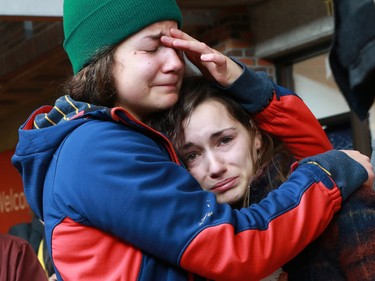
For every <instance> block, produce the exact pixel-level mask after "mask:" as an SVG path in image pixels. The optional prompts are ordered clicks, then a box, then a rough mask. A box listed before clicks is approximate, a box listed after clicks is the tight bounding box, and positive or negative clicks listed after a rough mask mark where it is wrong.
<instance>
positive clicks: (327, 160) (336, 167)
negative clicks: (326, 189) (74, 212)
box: [299, 150, 368, 200]
mask: <svg viewBox="0 0 375 281" xmlns="http://www.w3.org/2000/svg"><path fill="white" fill-rule="evenodd" d="M304 164H310V165H318V166H319V167H320V168H321V169H323V171H325V172H326V173H328V174H329V175H330V176H331V178H332V179H333V180H334V181H335V183H336V185H337V186H338V188H339V189H340V191H341V195H342V198H343V200H345V199H347V198H348V197H349V196H350V195H351V194H352V193H353V192H354V191H355V190H356V189H357V188H359V187H360V186H361V185H362V184H363V183H364V182H365V181H366V180H367V178H368V175H367V171H366V169H365V168H364V167H363V166H362V165H361V164H359V163H358V162H357V161H355V160H353V159H352V158H351V157H349V156H348V155H346V154H345V153H344V152H341V151H338V150H330V151H328V152H325V153H322V154H318V155H315V156H312V157H308V158H305V159H303V160H302V161H300V162H299V165H304Z"/></svg>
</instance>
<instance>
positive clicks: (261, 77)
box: [216, 58, 276, 114]
mask: <svg viewBox="0 0 375 281" xmlns="http://www.w3.org/2000/svg"><path fill="white" fill-rule="evenodd" d="M232 60H233V61H235V62H236V63H237V64H238V65H239V66H241V68H242V69H243V72H242V74H241V76H240V77H239V78H238V79H237V80H236V81H235V82H234V83H232V84H231V85H229V86H228V87H222V86H220V85H216V87H218V88H220V89H222V90H224V91H226V92H228V93H230V94H231V95H232V96H233V98H234V100H236V101H237V102H238V103H240V104H241V105H242V107H244V108H245V109H246V110H247V111H248V112H249V113H251V114H254V113H257V112H259V111H261V110H262V109H263V108H265V107H266V106H267V105H268V104H269V102H270V101H271V99H272V96H273V92H274V89H275V88H276V85H275V84H274V83H273V81H272V80H271V78H270V77H269V76H268V75H267V73H265V72H260V71H259V72H258V71H257V72H255V71H254V70H252V69H250V68H248V67H247V66H246V65H245V64H243V63H242V62H240V61H238V60H235V59H233V58H232Z"/></svg>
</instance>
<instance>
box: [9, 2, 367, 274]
mask: <svg viewBox="0 0 375 281" xmlns="http://www.w3.org/2000/svg"><path fill="white" fill-rule="evenodd" d="M63 21H64V33H65V42H64V47H65V49H66V51H67V54H68V56H69V58H70V61H71V63H72V66H73V72H74V76H73V77H72V78H71V79H70V80H69V81H68V82H67V83H66V85H65V93H66V95H63V96H61V97H60V98H59V99H58V100H57V101H56V103H55V105H54V106H46V107H42V108H40V109H38V110H36V111H35V112H34V113H33V114H32V115H31V116H30V117H29V119H28V120H27V121H26V122H25V124H24V125H22V127H21V128H20V130H19V135H20V141H19V144H18V145H17V148H16V152H15V155H14V156H13V158H12V161H13V164H14V165H15V166H16V167H17V169H18V170H19V171H20V172H21V174H22V177H23V182H24V187H25V194H26V197H27V200H28V202H29V204H30V206H31V208H32V209H33V210H34V212H35V213H36V214H37V216H38V217H39V218H41V219H42V220H43V221H44V222H45V231H46V240H47V245H48V248H49V251H50V255H51V257H52V260H53V263H54V266H55V269H56V275H57V278H58V280H173V281H178V280H202V278H201V277H198V276H203V277H204V278H208V279H213V280H257V279H260V278H262V277H264V276H266V275H268V274H269V273H271V272H272V271H273V270H274V269H275V268H278V267H279V266H280V265H282V264H284V263H285V262H286V261H287V260H288V259H290V258H291V257H293V256H294V255H296V254H297V253H298V252H299V251H300V250H301V249H302V248H303V247H305V246H306V245H307V244H308V243H309V242H310V241H312V240H313V239H314V238H315V237H316V236H317V235H319V234H320V233H321V232H322V231H323V229H324V228H325V226H327V224H328V223H329V221H330V220H331V218H332V216H333V214H334V213H335V212H337V211H338V210H339V209H340V206H341V202H342V200H345V199H346V198H347V197H348V196H349V195H350V194H351V193H352V192H353V191H354V190H355V189H356V188H358V187H359V186H360V185H361V184H362V183H363V182H364V181H365V180H366V179H369V180H371V179H373V174H371V172H370V167H369V164H368V158H366V157H365V156H363V155H356V156H355V157H354V158H355V159H356V160H358V161H359V163H361V164H362V165H364V166H362V165H361V164H359V163H358V162H357V161H355V160H353V159H352V158H351V157H348V156H346V155H342V157H341V158H342V159H341V161H342V165H346V166H347V167H350V168H351V169H354V170H355V171H356V172H357V176H356V177H352V175H350V177H349V176H348V175H345V174H344V173H342V172H340V169H338V168H337V166H336V165H334V162H335V157H332V156H330V154H325V155H323V156H321V157H317V159H315V160H316V162H317V163H318V164H319V165H317V164H313V163H307V162H305V163H304V164H301V165H300V166H299V167H297V168H296V170H295V171H294V172H293V174H294V175H296V177H297V178H298V180H297V181H296V182H294V186H293V188H284V189H282V188H280V189H278V190H277V191H276V194H277V196H276V197H274V198H270V199H269V200H268V201H266V202H265V203H264V202H263V203H261V204H259V205H257V206H256V207H250V208H243V209H241V210H240V211H233V210H232V209H231V207H230V206H229V205H227V204H219V203H217V202H216V200H215V196H214V195H213V194H212V193H209V192H205V191H202V190H201V188H200V186H199V184H198V183H197V182H196V181H195V180H194V178H193V177H192V176H191V175H190V174H189V173H188V171H186V169H185V168H184V167H183V166H182V165H181V164H180V162H179V159H178V157H177V155H176V153H175V151H174V149H173V147H172V145H171V143H170V142H169V141H168V140H167V139H166V138H165V137H164V136H163V135H162V134H160V133H158V132H157V131H155V130H154V129H152V128H151V127H150V126H148V125H146V124H147V123H150V121H151V120H152V119H153V118H156V116H157V115H158V114H159V113H160V112H162V111H164V110H167V109H169V108H170V107H171V106H172V105H173V104H174V103H175V102H176V101H177V99H178V95H179V89H180V86H181V82H182V79H183V76H184V70H185V63H184V60H183V56H182V52H184V53H185V55H186V56H187V57H188V58H189V59H190V60H191V61H192V62H193V63H194V64H195V65H196V66H197V67H198V68H199V69H200V70H201V71H202V73H204V74H205V75H206V77H207V79H211V80H212V81H214V82H215V83H216V84H217V85H220V86H221V87H227V88H228V89H230V90H231V92H232V93H233V94H234V95H235V96H236V98H238V99H240V100H241V101H242V103H243V104H245V105H246V106H247V108H248V109H252V110H255V111H260V110H261V109H262V108H266V109H267V108H268V107H267V105H268V104H269V101H270V100H271V99H272V97H273V96H274V89H275V87H276V86H275V85H274V84H273V83H272V81H271V80H269V79H268V78H267V77H265V76H264V75H262V74H257V73H254V72H252V71H251V70H249V69H247V68H246V67H245V66H244V65H242V64H240V63H236V62H234V61H233V60H231V59H229V58H228V57H226V56H224V55H222V54H220V53H218V52H217V51H215V50H213V49H211V48H209V47H208V46H206V45H205V44H203V43H201V42H198V41H196V40H194V39H193V38H191V37H190V36H188V35H187V34H185V33H183V32H182V31H180V30H179V29H178V28H180V27H181V13H180V10H179V8H178V6H177V4H176V3H175V1H174V0H153V1H140V0H132V1H129V0H105V1H102V0H100V1H99V0H65V1H64V19H63ZM255 93H256V94H255ZM263 112H264V110H263ZM315 122H317V121H316V120H315ZM320 130H321V128H320ZM306 134H311V135H315V134H318V135H320V134H321V131H319V132H306ZM322 139H323V141H322V143H323V146H324V147H326V146H329V142H328V140H326V139H324V138H322ZM296 141H298V140H296ZM322 143H320V144H315V143H311V147H310V148H311V152H313V151H314V152H315V151H317V150H319V149H320V148H321V147H322ZM323 167H324V168H323ZM301 202H303V203H304V204H300V203H301ZM313 206H314V212H312V207H313ZM316 206H319V207H318V208H317V207H316ZM296 219H298V220H299V221H301V224H300V225H299V227H298V229H295V230H294V231H293V232H292V233H290V229H292V228H293V227H294V223H293V221H294V220H296ZM286 237H288V240H289V241H292V242H291V243H285V238H286ZM273 249H275V251H276V252H277V253H278V254H277V255H276V256H273V255H272V251H273ZM196 278H197V279H196Z"/></svg>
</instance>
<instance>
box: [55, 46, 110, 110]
mask: <svg viewBox="0 0 375 281" xmlns="http://www.w3.org/2000/svg"><path fill="white" fill-rule="evenodd" d="M115 51H116V47H109V48H105V49H103V50H102V51H100V52H98V53H97V54H96V55H95V56H94V57H93V58H92V60H91V61H90V62H89V63H88V64H87V65H86V66H85V67H84V68H83V69H82V70H81V71H80V72H78V73H77V74H76V75H74V76H73V77H71V78H70V79H69V80H67V81H66V82H65V83H64V84H63V86H62V91H63V93H64V94H65V95H70V96H71V97H72V98H73V99H74V100H76V101H82V102H87V103H90V104H95V105H99V106H106V107H114V105H115V101H116V97H117V90H116V83H115V79H114V75H113V66H114V64H115V60H114V55H115Z"/></svg>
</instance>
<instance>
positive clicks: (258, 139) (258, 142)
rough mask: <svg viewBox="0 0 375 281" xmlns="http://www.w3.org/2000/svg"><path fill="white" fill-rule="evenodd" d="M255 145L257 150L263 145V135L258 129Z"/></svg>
mask: <svg viewBox="0 0 375 281" xmlns="http://www.w3.org/2000/svg"><path fill="white" fill-rule="evenodd" d="M254 146H255V149H256V150H259V149H261V147H262V135H261V133H260V132H259V131H258V130H256V133H255V137H254Z"/></svg>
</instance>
